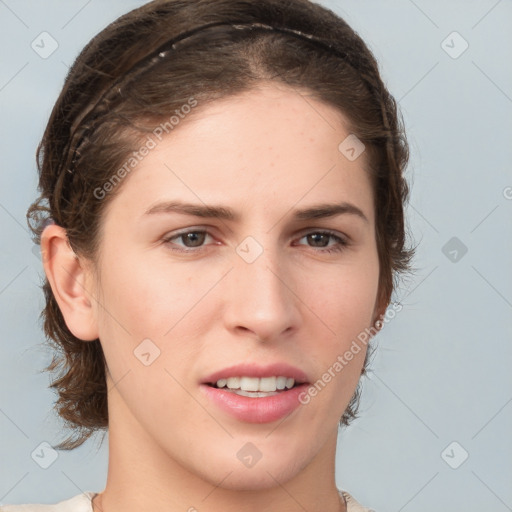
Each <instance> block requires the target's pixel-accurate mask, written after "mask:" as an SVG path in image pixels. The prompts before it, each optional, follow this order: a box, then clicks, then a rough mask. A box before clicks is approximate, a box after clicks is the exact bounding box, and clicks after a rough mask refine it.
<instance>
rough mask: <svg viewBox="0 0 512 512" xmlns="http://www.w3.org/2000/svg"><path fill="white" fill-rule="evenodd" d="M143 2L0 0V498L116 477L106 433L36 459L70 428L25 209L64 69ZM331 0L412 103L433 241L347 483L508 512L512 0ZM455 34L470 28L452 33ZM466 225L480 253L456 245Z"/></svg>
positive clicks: (357, 438) (416, 502) (420, 504)
mask: <svg viewBox="0 0 512 512" xmlns="http://www.w3.org/2000/svg"><path fill="white" fill-rule="evenodd" d="M142 3H144V2H141V1H135V0H130V1H128V0H114V1H110V0H109V1H108V2H106V1H100V0H89V1H86V0H83V1H70V0H65V1H64V0H59V1H57V0H51V1H50V0H46V1H45V2H41V1H39V0H37V1H36V0H32V1H28V0H20V1H15V0H0V45H1V66H0V105H1V113H2V116H1V119H0V144H1V170H0V226H1V249H0V336H1V340H2V344H1V360H0V375H1V390H0V393H1V394H0V429H1V444H0V464H1V466H0V504H1V503H4V504H6V503H22V502H39V503H53V502H56V501H60V500H62V499H66V498H68V497H71V496H74V495H76V494H78V493H80V492H81V491H85V490H95V491H100V490H102V489H103V488H104V484H105V478H106V470H107V442H106V440H105V442H104V443H103V445H101V446H100V440H101V436H98V438H97V441H96V442H88V443H87V444H86V445H85V446H83V447H82V448H79V449H77V450H75V451H73V452H71V453H66V452H59V455H58V459H57V460H56V461H55V462H54V463H53V464H52V465H51V466H50V467H49V468H48V469H42V468H41V467H39V466H38V465H37V464H36V463H35V462H34V460H33V459H32V458H31V453H32V452H33V451H34V450H35V449H36V447H38V446H39V445H40V443H41V442H44V441H47V442H50V443H56V442H57V441H59V440H60V439H62V436H61V435H60V433H59V428H60V423H59V421H58V420H57V419H56V418H55V416H54V415H53V413H52V412H51V408H52V405H53V400H54V395H53V393H52V392H50V391H49V390H48V389H47V386H48V382H49V376H48V375H47V374H44V373H39V372H40V370H41V369H42V368H43V367H44V366H45V365H46V364H48V362H49V361H50V353H49V352H48V351H47V350H46V349H45V348H44V345H42V342H43V335H42V331H41V326H40V324H39V321H38V315H39V312H40V310H41V308H42V305H43V301H42V293H41V291H40V289H39V285H40V283H41V279H42V275H43V274H42V266H41V262H40V259H39V258H38V257H37V256H36V255H35V254H34V252H33V248H34V246H33V244H32V242H31V240H30V237H29V234H28V230H27V228H26V224H25V212H26V209H27V207H28V205H29V204H30V202H31V201H32V200H33V199H34V198H35V197H36V169H35V158H34V152H35V148H36V145H37V143H38V141H39V139H40V137H41V135H42V133H43V129H44V126H45V124H46V121H47V119H48V115H49V113H50V110H51V107H52V105H53V103H54V101H55V100H56V98H57V95H58V93H59V90H60V88H61V86H62V83H63V80H64V76H65V74H66V72H67V68H68V66H69V65H70V64H71V63H72V62H73V60H74V58H75V57H76V55H77V53H78V52H79V50H80V49H81V48H82V47H83V46H84V45H85V44H86V43H87V42H88V40H89V39H90V38H91V37H92V36H93V35H95V34H96V33H97V32H98V31H99V30H100V29H102V28H103V27H104V26H106V25H107V24H108V23H109V22H111V21H113V20H114V19H115V18H116V17H117V16H119V15H120V14H122V13H124V12H127V11H128V10H130V9H131V8H134V7H136V6H138V5H141V4H142ZM320 3H322V4H324V5H326V6H328V7H330V8H331V9H333V10H334V11H336V12H337V13H338V14H340V15H341V16H343V17H344V18H345V19H346V20H347V21H348V22H349V24H351V25H352V26H353V27H354V28H355V29H356V30H357V31H358V32H359V33H360V34H361V35H362V36H363V38H364V39H365V40H366V41H367V43H368V44H369V45H370V47H371V48H372V49H373V51H374V52H375V54H376V56H377V58H378V60H379V61H380V63H381V66H382V68H383V75H384V77H385V80H386V82H387V83H388V86H389V88H390V90H391V91H392V93H393V94H394V95H395V97H396V98H397V99H398V100H399V102H400V107H401V109H402V112H403V115H404V118H405V122H406V127H407V131H408V136H409V141H410V144H411V151H412V158H411V164H410V166H409V169H408V178H409V182H410V184H411V186H412V195H411V203H410V206H409V208H408V216H409V224H410V229H411V232H412V234H413V237H414V240H415V241H416V242H419V248H418V255H417V258H416V260H415V265H416V267H417V268H418V270H417V273H416V275H415V276H414V279H413V280H411V281H409V282H408V283H406V284H404V285H403V286H402V288H401V289H400V290H399V292H398V293H397V298H398V299H400V300H401V301H402V303H403V305H404V309H403V310H402V311H401V312H400V313H399V314H398V315H397V316H396V318H395V319H394V320H393V321H392V322H390V323H389V324H387V325H386V327H385V328H384V330H383V331H382V332H381V333H380V334H379V335H378V337H377V338H376V341H378V350H377V352H376V355H375V358H374V360H373V365H372V367H373V373H371V374H370V377H369V378H368V379H365V381H364V395H363V401H362V407H361V417H360V418H359V419H358V420H357V421H356V422H354V424H353V425H352V426H351V427H349V428H348V429H347V430H346V431H344V432H342V434H341V435H340V443H339V450H338V471H337V482H338V484H339V486H341V487H343V488H345V489H348V490H349V491H350V492H351V493H352V494H354V495H355V496H356V497H357V498H358V500H359V501H361V502H362V503H364V504H366V505H368V506H372V507H373V508H375V509H376V510H378V511H379V512H391V511H402V510H403V511H418V512H420V511H425V512H426V511H431V510H437V511H445V510H446V511H448V510H464V511H466V512H473V511H475V512H476V511H480V510H492V511H493V512H501V511H506V510H512V486H511V485H510V484H511V482H512V438H511V432H512V430H511V427H512V403H511V402H512V372H511V371H510V366H511V362H512V343H511V341H512V322H511V312H512V270H511V269H512V265H511V264H510V263H511V254H512V229H511V228H512V222H511V218H512V217H511V214H512V173H511V169H510V166H511V156H512V149H511V148H512V144H511V141H512V123H511V118H512V65H511V52H510V49H511V48H512V31H511V30H510V27H511V26H512V3H511V2H510V0H501V1H496V0H489V1H487V0H482V1H478V2H477V1H462V0H460V1H453V0H451V1H444V0H443V1H442V0H436V1H432V0H431V1H428V2H427V1H426V0H415V1H412V0H392V1H389V0H388V1H386V2H384V1H377V0H373V1H365V2H359V1H357V0H343V1H341V0H336V1H335V0H333V1H323V2H320ZM43 31H47V32H49V33H50V34H51V35H52V37H53V38H55V40H56V41H57V42H58V45H59V47H58V49H57V50H56V51H55V52H54V53H53V54H52V55H51V56H50V57H48V58H47V59H43V58H41V57H40V56H39V55H38V54H37V53H35V52H34V51H33V49H32V48H31V42H32V41H33V40H34V39H36V38H37V37H38V36H39V34H40V33H41V32H43ZM454 31H456V32H458V33H459V34H460V36H461V37H462V38H463V39H461V38H460V37H459V36H457V35H455V36H453V35H452V36H450V37H448V39H446V38H447V36H449V35H450V34H451V33H452V32H454ZM464 40H465V41H467V43H468V44H469V47H468V49H467V50H466V51H465V52H464V53H462V54H461V55H460V56H458V58H453V56H455V55H457V54H458V53H459V52H460V51H461V50H462V49H463V47H464ZM443 41H445V43H442V42H443ZM443 47H444V49H443ZM445 50H448V52H450V53H451V54H452V56H450V55H449V54H448V53H447V52H446V51H445ZM452 237H457V239H458V240H459V242H457V243H459V246H460V244H464V246H465V247H467V253H466V254H464V255H462V252H461V251H460V248H459V249H456V247H455V246H451V245H449V246H448V247H447V248H446V249H445V251H444V252H443V250H442V249H443V247H444V246H445V244H446V243H447V242H448V241H449V240H450V239H451V238H452ZM452 243H453V242H452ZM454 248H455V250H458V253H457V258H456V261H451V259H450V258H452V259H453V258H454V257H455V253H453V252H452V253H451V254H450V252H449V251H453V250H454ZM445 253H446V254H447V255H445ZM452 442H456V443H457V444H456V445H451V443H452ZM449 445H451V446H449ZM447 447H449V448H448V449H447V450H445V449H446V448H447ZM466 452H467V454H468V455H469V456H468V458H467V460H465V461H464V462H463V463H462V464H460V463H461V461H462V460H463V458H464V456H465V454H466ZM443 453H444V455H443ZM450 464H451V466H454V467H456V466H458V465H459V464H460V465H459V466H458V467H457V469H453V468H452V467H450ZM311 512H313V511H311Z"/></svg>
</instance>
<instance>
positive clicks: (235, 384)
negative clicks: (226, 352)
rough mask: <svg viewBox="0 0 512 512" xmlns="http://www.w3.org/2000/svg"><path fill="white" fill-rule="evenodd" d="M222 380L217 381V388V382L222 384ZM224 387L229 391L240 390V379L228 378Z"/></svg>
mask: <svg viewBox="0 0 512 512" xmlns="http://www.w3.org/2000/svg"><path fill="white" fill-rule="evenodd" d="M223 380H224V379H220V381H217V386H218V387H221V386H219V382H222V381H223ZM226 385H227V386H228V388H229V389H240V377H230V378H229V379H227V381H226Z"/></svg>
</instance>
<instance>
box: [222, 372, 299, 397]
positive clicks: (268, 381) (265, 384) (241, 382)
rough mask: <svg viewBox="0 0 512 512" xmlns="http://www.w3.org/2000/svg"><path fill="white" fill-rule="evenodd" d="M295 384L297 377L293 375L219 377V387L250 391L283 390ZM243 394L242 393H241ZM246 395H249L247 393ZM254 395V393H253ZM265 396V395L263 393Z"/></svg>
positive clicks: (271, 391) (272, 391) (270, 391)
mask: <svg viewBox="0 0 512 512" xmlns="http://www.w3.org/2000/svg"><path fill="white" fill-rule="evenodd" d="M294 384H295V379H292V378H291V377H282V376H279V377H262V378H261V379H260V378H258V377H229V379H219V380H218V381H217V387H218V388H224V387H227V388H228V389H232V390H235V389H239V390H241V391H248V392H261V393H274V392H275V391H276V390H277V391H282V390H284V389H285V388H286V389H291V388H293V386H294ZM240 394H242V393H240ZM244 396H248V395H245V394H244ZM251 396H253V395H251ZM263 396H265V395H263Z"/></svg>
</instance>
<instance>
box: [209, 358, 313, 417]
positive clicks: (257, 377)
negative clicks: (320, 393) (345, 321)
mask: <svg viewBox="0 0 512 512" xmlns="http://www.w3.org/2000/svg"><path fill="white" fill-rule="evenodd" d="M308 386H309V383H308V378H307V375H306V374H305V373H304V372H303V371H302V370H299V369H298V368H296V367H293V366H290V365H287V364H273V365H269V366H265V367H262V366H257V365H254V364H242V365H237V366H232V367H230V368H225V369H224V370H221V371H218V372H215V373H213V374H212V375H210V376H208V377H207V378H206V379H204V380H203V381H202V382H201V386H200V389H201V391H202V392H203V393H204V395H205V396H206V397H207V399H208V400H209V401H210V402H211V404H212V406H214V407H216V408H219V409H220V410H221V411H223V412H224V413H228V414H229V415H230V416H232V417H234V418H236V419H237V420H239V421H242V422H246V423H269V422H272V421H277V420H279V419H282V418H284V417H285V416H288V415H289V414H291V413H292V412H293V411H294V410H295V409H297V408H298V407H299V405H301V402H300V400H299V398H300V394H301V393H302V392H303V391H304V390H305V389H306V388H307V387H308Z"/></svg>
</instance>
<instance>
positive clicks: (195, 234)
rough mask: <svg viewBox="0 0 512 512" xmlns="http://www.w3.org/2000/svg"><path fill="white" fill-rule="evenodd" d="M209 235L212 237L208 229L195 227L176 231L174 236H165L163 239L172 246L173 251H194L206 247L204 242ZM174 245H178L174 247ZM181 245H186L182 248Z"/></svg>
mask: <svg viewBox="0 0 512 512" xmlns="http://www.w3.org/2000/svg"><path fill="white" fill-rule="evenodd" d="M207 237H211V235H210V233H208V231H205V230H201V229H193V230H189V231H182V232H181V233H175V234H173V235H172V236H169V237H166V238H164V240H163V241H164V243H166V244H168V245H169V246H171V250H173V251H179V252H194V249H196V248H197V249H201V248H203V247H204V245H203V244H204V242H205V240H206V239H207ZM180 242H181V243H180ZM173 245H174V246H177V247H172V246H173ZM179 247H184V249H180V248H179Z"/></svg>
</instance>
